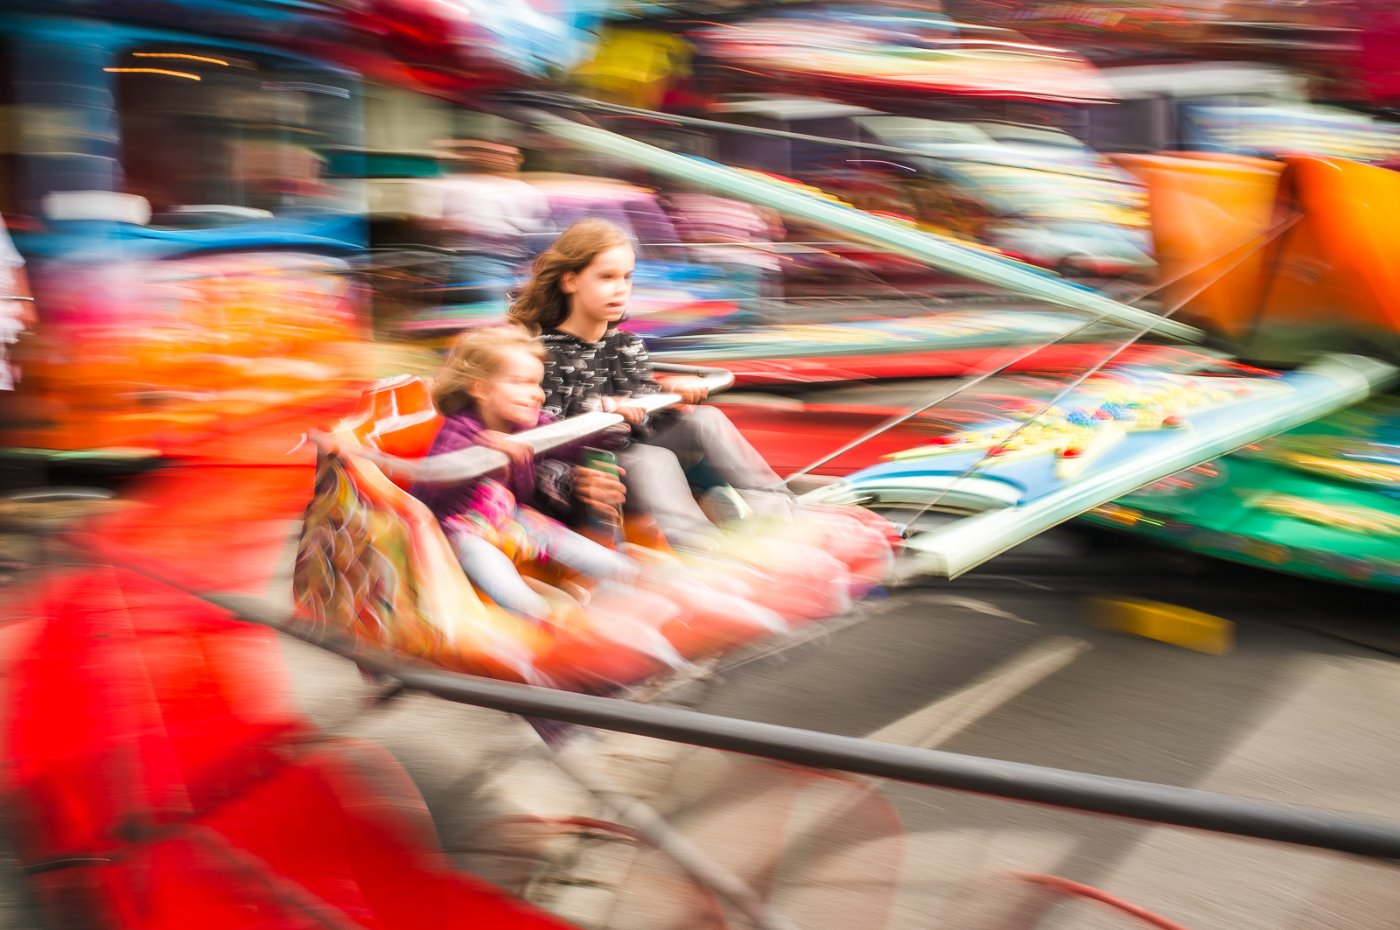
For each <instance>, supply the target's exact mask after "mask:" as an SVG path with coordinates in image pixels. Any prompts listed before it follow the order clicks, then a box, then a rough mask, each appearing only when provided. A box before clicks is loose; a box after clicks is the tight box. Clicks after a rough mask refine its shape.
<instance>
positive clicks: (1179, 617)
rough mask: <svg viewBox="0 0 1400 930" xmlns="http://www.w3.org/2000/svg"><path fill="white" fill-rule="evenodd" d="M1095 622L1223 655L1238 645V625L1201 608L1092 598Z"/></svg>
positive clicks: (1182, 646) (1120, 630)
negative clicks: (1236, 632)
mask: <svg viewBox="0 0 1400 930" xmlns="http://www.w3.org/2000/svg"><path fill="white" fill-rule="evenodd" d="M1089 603H1090V606H1091V608H1092V615H1093V619H1094V622H1096V623H1097V624H1099V625H1100V626H1103V627H1107V628H1108V629H1111V630H1117V631H1119V632H1120V633H1127V634H1129V635H1131V636H1141V637H1144V638H1145V639H1155V640H1157V641H1159V642H1163V643H1168V644H1170V645H1173V646H1180V647H1181V648H1183V649H1194V650H1195V651H1197V652H1207V653H1210V654H1211V655H1217V656H1218V655H1224V654H1225V653H1227V652H1229V651H1230V650H1231V649H1232V648H1234V645H1235V625H1234V624H1233V623H1231V622H1230V621H1229V620H1223V619H1221V618H1220V617H1213V616H1211V615H1210V614H1203V613H1201V612H1200V611H1199V610H1191V609H1189V608H1186V607H1177V606H1176V605H1174V604H1162V603H1160V602H1158V601H1146V600H1140V599H1138V598H1129V597H1124V598H1108V597H1095V598H1090V599H1089Z"/></svg>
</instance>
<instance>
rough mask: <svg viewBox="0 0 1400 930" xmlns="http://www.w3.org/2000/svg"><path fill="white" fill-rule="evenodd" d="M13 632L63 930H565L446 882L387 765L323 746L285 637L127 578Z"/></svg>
mask: <svg viewBox="0 0 1400 930" xmlns="http://www.w3.org/2000/svg"><path fill="white" fill-rule="evenodd" d="M12 616H15V617H16V618H18V622H17V623H16V624H14V625H12V626H11V627H9V628H8V629H7V630H6V631H5V634H6V635H5V637H4V646H5V656H6V666H7V669H6V671H7V672H8V675H7V676H6V677H7V680H8V681H9V689H8V694H6V695H5V698H6V700H5V707H6V711H7V716H6V719H5V720H4V721H3V731H0V733H3V739H4V749H5V754H6V758H7V759H8V761H9V762H10V766H9V768H8V770H7V778H6V783H5V785H4V788H5V798H6V802H7V804H8V805H9V807H10V810H11V811H12V812H14V816H15V817H16V819H17V820H18V821H19V822H18V823H17V826H18V829H16V830H15V836H16V845H17V847H18V848H17V852H18V854H19V857H20V860H21V864H22V866H23V867H24V868H25V870H26V871H27V872H28V873H29V875H30V876H31V878H32V881H33V886H34V888H35V890H36V892H37V893H38V896H39V898H40V899H41V902H42V903H43V904H44V905H45V906H46V907H47V909H48V910H49V912H50V915H51V916H52V917H53V925H55V926H70V925H72V926H84V927H88V926H100V927H113V928H118V927H120V928H127V927H130V928H138V927H139V928H143V930H155V928H164V927H171V928H175V927H180V928H186V927H190V926H195V927H198V928H199V930H222V928H225V927H227V928H235V927H236V928H249V927H256V928H279V930H280V928H303V927H342V928H343V927H367V928H368V927H372V928H376V930H378V928H383V930H390V928H399V927H402V928H434V927H472V928H512V930H514V928H520V930H535V928H542V930H564V928H565V927H566V926H567V925H566V924H563V923H562V922H560V921H557V920H555V919H554V918H552V917H549V916H548V915H546V914H543V913H541V912H539V911H536V910H534V909H533V908H531V907H529V906H528V905H525V904H523V903H521V902H518V901H516V900H514V899H511V898H509V897H507V896H506V895H504V894H502V893H501V892H499V891H497V890H495V889H494V888H492V887H490V886H489V885H487V884H485V883H483V882H480V881H477V880H475V879H472V878H471V877H469V876H466V875H463V874H460V873H456V872H453V871H451V869H450V868H449V866H448V864H447V860H446V857H445V856H444V855H443V853H442V852H441V850H440V849H439V848H438V846H437V841H436V834H435V832H434V830H433V826H432V823H431V821H430V820H429V818H428V812H427V809H426V807H425V806H424V804H423V801H422V798H421V797H420V796H419V794H418V792H417V790H416V788H415V787H414V785H413V783H412V782H411V781H410V780H409V778H408V777H407V775H406V774H405V773H404V771H403V770H402V769H401V768H400V767H399V765H398V764H397V763H396V762H395V761H394V760H393V758H392V757H391V756H389V755H388V753H386V752H385V751H384V750H382V749H380V748H379V747H377V746H375V745H374V744H372V743H366V742H361V741H357V740H343V739H317V740H315V741H314V742H313V741H312V737H313V736H314V735H315V734H314V731H313V730H312V728H311V727H310V725H309V724H308V723H307V722H306V721H304V720H303V719H302V718H301V717H300V715H299V714H297V713H296V712H295V711H294V710H292V701H291V696H290V691H289V687H288V681H287V678H286V672H285V669H284V667H283V664H282V657H281V653H280V651H279V650H278V646H277V641H276V637H275V634H274V633H273V632H272V631H271V630H268V629H265V628H262V627H257V626H251V625H248V624H244V623H240V622H238V621H236V620H234V619H233V618H232V617H231V616H229V615H227V614H225V613H224V612H222V611H220V610H218V609H216V608H213V607H211V606H209V605H207V604H205V603H203V602H202V601H199V600H196V599H194V598H192V597H189V596H187V595H185V594H183V593H180V592H177V591H175V590H173V589H170V588H167V587H164V586H162V585H160V584H158V583H156V582H153V581H149V580H147V579H144V578H142V577H140V576H138V575H135V574H132V573H130V572H124V571H118V570H114V569H107V568H93V569H83V570H81V571H73V572H70V573H67V574H64V575H59V576H54V577H50V578H48V579H45V580H42V581H41V582H40V583H39V584H38V585H36V588H35V589H34V590H33V591H31V592H29V597H28V598H27V600H25V601H23V602H22V603H21V604H19V605H18V609H17V610H15V611H14V612H13V613H12Z"/></svg>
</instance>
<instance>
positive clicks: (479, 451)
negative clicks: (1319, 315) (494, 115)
mask: <svg viewBox="0 0 1400 930" xmlns="http://www.w3.org/2000/svg"><path fill="white" fill-rule="evenodd" d="M652 370H653V371H657V372H660V373H661V374H670V375H693V376H695V377H697V378H700V379H701V380H702V381H703V382H704V383H705V387H706V388H708V389H709V393H711V394H717V393H719V392H720V391H723V390H725V389H726V388H728V387H729V386H730V385H732V384H733V383H734V374H733V372H730V371H726V370H724V369H722V368H704V367H700V366H696V365H673V364H666V363H661V362H656V363H653V365H652ZM628 402H629V403H631V404H635V405H636V406H638V407H641V408H642V409H643V410H645V411H646V412H647V413H649V414H650V413H656V412H658V411H661V410H665V409H667V408H668V407H674V406H676V405H677V404H680V403H683V400H682V398H681V396H680V395H679V394H669V393H664V392H663V393H660V394H646V395H643V396H641V397H636V398H632V399H629V401H628ZM625 422H626V420H624V419H623V417H622V415H621V414H617V413H603V412H602V411H596V412H593V413H584V414H580V415H579V416H574V417H569V418H568V419H564V420H560V421H558V422H557V423H550V424H549V425H547V426H540V427H536V428H535V429H532V430H525V431H524V432H520V433H514V434H512V435H511V439H512V440H514V441H516V442H519V443H523V444H524V445H527V446H529V447H530V448H531V450H533V451H534V452H535V453H537V454H538V453H541V452H548V451H549V450H550V449H557V448H559V447H560V446H563V445H567V444H568V443H571V442H577V441H579V440H580V439H584V438H586V437H588V436H591V435H593V434H595V433H600V432H602V431H603V430H605V429H608V428H610V427H613V426H619V425H621V424H623V423H625ZM308 438H309V439H311V441H313V442H314V443H316V445H317V447H318V448H320V449H321V450H322V451H325V452H333V451H335V450H336V449H337V444H336V442H335V441H334V439H333V438H332V437H331V436H330V435H328V434H326V433H322V432H315V433H310V434H308ZM355 452H356V454H357V455H362V456H363V457H365V458H367V459H369V460H370V461H372V462H373V463H374V464H375V465H377V466H378V467H379V469H380V470H381V471H383V472H385V473H386V474H389V475H392V476H394V477H398V478H403V479H406V480H409V481H413V482H414V483H417V484H455V483H457V482H460V481H470V480H472V479H473V478H479V477H481V476H482V475H485V474H488V473H490V472H493V471H495V470H496V469H498V468H504V467H506V466H507V465H509V464H510V459H509V458H508V457H507V456H506V454H505V453H503V452H497V451H496V450H495V449H487V448H485V447H483V446H473V447H472V448H470V449H462V450H460V451H457V452H448V453H444V454H442V455H434V456H430V457H428V458H421V459H405V458H399V457H398V456H394V455H387V454H385V453H383V452H379V451H377V450H374V449H369V448H359V449H356V450H355Z"/></svg>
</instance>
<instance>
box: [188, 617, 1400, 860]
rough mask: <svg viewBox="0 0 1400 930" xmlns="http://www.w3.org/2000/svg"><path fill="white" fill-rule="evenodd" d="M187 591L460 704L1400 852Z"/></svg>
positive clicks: (1300, 819) (1308, 812) (1168, 820)
mask: <svg viewBox="0 0 1400 930" xmlns="http://www.w3.org/2000/svg"><path fill="white" fill-rule="evenodd" d="M190 593H192V594H195V595H196V596H198V597H201V598H202V599H204V600H207V601H209V602H211V603H213V604H216V605H218V606H220V607H223V608H224V609H226V610H230V611H232V612H234V613H236V614H238V615H239V616H240V617H242V618H243V619H245V620H250V621H253V622H257V623H262V624H265V625H269V626H272V627H275V628H277V629H279V630H281V631H283V632H287V633H289V634H291V635H293V636H296V637H298V638H300V639H304V640H306V641H307V642H310V643H313V644H315V645H318V646H320V647H322V648H325V649H328V650H330V651H332V652H335V653H338V654H340V655H342V656H345V657H347V658H350V659H352V660H354V661H355V662H356V663H357V664H358V665H359V666H360V667H361V668H363V669H365V670H367V671H370V672H373V673H375V674H378V675H381V676H383V677H385V678H389V679H392V680H394V681H397V682H398V683H400V684H401V685H402V686H403V687H404V688H406V689H408V690H411V691H420V692H423V693H425V694H431V695H434V696H436V697H440V698H443V699H445V700H449V701H455V702H457V703H459V704H469V705H473V706H476V707H486V708H490V709H492V710H498V711H504V712H506V713H512V714H520V715H524V716H530V717H544V718H548V719H551V720H559V721H563V722H565V723H572V724H577V725H580V726H586V727H594V728H597V729H602V730H613V731H617V732H622V733H633V734H636V735H639V736H648V737H653V738H656V739H662V740H669V741H671V742H676V743H684V744H687V745H691V746H703V747H706V748H709V749H717V750H721V751H724V752H738V753H744V754H747V755H751V756H757V757H760V758H763V759H769V760H772V761H775V762H785V763H791V764H793V765H800V766H805V767H808V768H819V769H829V770H833V771H838V772H847V773H850V774H855V775H867V776H872V777H876V778H890V779H894V780H896V781H902V782H908V783H910V784H915V785H923V786H925V787H930V788H947V789H952V790H957V791H967V792H972V793H975V794H983V795H988V796H991V797H995V798H1001V799H1003V800H1010V801H1027V802H1030V803H1033V804H1041V805H1047V806H1051V807H1059V808H1063V809H1066V810H1071V811H1078V812H1080V813H1090V814H1107V815H1110V816H1114V817H1123V818H1127V819H1130V820H1138V821H1143V822H1147V823H1153V824H1161V825H1167V826H1176V827H1189V828H1193V829H1197V830H1206V831H1209V832H1212V833H1219V834H1224V835H1229V836H1236V837H1244V838H1249V839H1258V840H1268V841H1271V842H1277V843H1287V844H1290V845H1294V846H1305V847H1310V848H1315V849H1326V850H1332V851H1335V852H1342V853H1349V854H1352V855H1358V856H1366V857H1370V858H1374V859H1387V860H1400V823H1396V822H1393V821H1387V820H1379V819H1372V818H1366V817H1359V816H1352V815H1347V814H1340V813H1336V812H1333V811H1326V810H1319V809H1316V808H1308V807H1301V806H1296V805H1288V804H1280V803H1275V802H1270V801H1259V800H1254V799H1251V798H1241V797H1237V796H1234V795H1228V794H1221V793H1217V792H1212V791H1203V790H1200V789H1196V788H1179V787H1174V786H1169V785H1160V784H1155V783H1152V782H1144V781H1135V780H1132V779H1126V778H1112V777H1109V776H1105V775H1094V774H1090V773H1086V772H1075V771H1069V770H1066V769H1055V768H1049V767H1046V766H1039V765H1031V764H1028V763H1024V762H1007V761H1003V760H999V759H987V758H982V757H978V756H967V755H961V754H958V753H951V752H945V751H943V750H937V749H924V748H920V747H914V746H900V745H896V744H893V743H884V742H877V741H875V740H870V739H861V738H858V737H852V736H837V735H834V734H831V733H821V732H818V731H814V730H804V729H799V728H796V727H786V726H778V725H776V724H771V723H758V722H755V721H751V720H739V719H735V718H732V717H721V716H717V715H714V714H706V713H701V712H699V711H693V710H685V709H681V708H674V707H658V706H655V705H651V704H638V703H635V702H632V701H626V700H622V699H619V698H607V697H594V696H591V695H583V694H576V693H573V692H567V691H556V690H553V689H550V688H540V687H533V686H530V685H521V684H514V683H511V682H504V681H494V680H490V679H485V678H478V677H475V676H471V675H465V674H462V673H458V672H448V671H438V670H433V669H428V668H424V667H413V666H406V665H404V664H402V663H400V662H396V661H394V660H393V659H392V658H391V657H389V656H388V655H387V654H386V653H383V652H381V651H377V650H376V651H374V652H370V651H368V650H367V649H366V648H365V647H363V646H356V645H351V644H350V643H349V642H347V641H345V640H342V639H339V638H328V637H324V636H318V635H313V633H312V631H311V627H310V626H309V625H307V624H303V623H301V622H298V621H297V619H296V617H295V615H293V614H290V613H287V612H282V611H274V610H270V609H269V608H268V607H267V606H266V602H265V601H260V600H258V599H255V598H249V597H244V596H239V595H214V594H208V593H199V592H193V591H191V592H190Z"/></svg>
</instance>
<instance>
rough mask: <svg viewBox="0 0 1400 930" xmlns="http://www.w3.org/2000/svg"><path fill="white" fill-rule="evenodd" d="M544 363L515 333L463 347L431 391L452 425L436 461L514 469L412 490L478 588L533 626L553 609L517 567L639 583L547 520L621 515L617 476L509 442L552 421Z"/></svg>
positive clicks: (628, 564)
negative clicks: (493, 456)
mask: <svg viewBox="0 0 1400 930" xmlns="http://www.w3.org/2000/svg"><path fill="white" fill-rule="evenodd" d="M543 358H544V352H543V350H542V349H541V348H540V346H539V344H538V343H536V342H535V340H534V339H533V338H531V336H530V335H529V334H528V333H527V332H525V331H524V330H522V329H520V328H519V327H516V326H506V327H499V328H495V329H487V330H479V331H476V332H472V333H468V334H467V335H465V336H463V337H462V338H461V339H460V340H458V342H457V344H456V346H455V347H454V348H453V350H452V354H451V355H450V356H449V358H448V360H447V362H446V364H445V365H444V366H443V368H442V370H441V372H440V373H439V374H438V376H437V378H436V379H435V380H434V382H433V400H434V402H435V403H436V404H437V407H438V410H439V411H440V412H441V413H442V414H443V416H444V417H445V420H444V423H443V426H442V429H441V431H440V432H439V433H438V436H437V438H436V439H435V440H434V441H433V446H432V449H431V450H430V452H429V454H430V455H437V454H441V453H446V452H455V451H457V450H459V449H465V448H468V447H470V446H487V447H489V448H493V449H497V450H498V451H501V452H504V453H505V454H506V455H508V456H509V457H510V459H511V463H510V465H509V466H508V467H507V468H506V469H505V471H504V472H503V473H502V472H496V473H493V474H490V475H487V476H485V477H482V478H478V479H476V480H473V481H467V482H461V483H456V484H450V485H427V484H420V485H418V486H415V487H414V488H413V494H414V496H416V497H417V498H418V499H419V500H421V501H423V502H424V503H425V504H427V505H428V509H430V510H431V511H432V512H433V514H434V516H436V517H437V518H438V520H439V522H440V523H441V524H442V527H443V530H444V531H445V532H446V533H447V536H448V539H449V540H450V541H451V543H452V547H453V549H454V550H456V553H457V558H458V560H459V561H460V562H461V563H462V568H463V570H464V571H465V572H466V573H467V577H468V578H470V579H471V581H472V583H473V584H475V585H476V587H477V588H478V589H479V590H480V591H481V592H482V593H484V594H485V595H486V596H487V597H489V598H491V600H493V601H495V602H496V603H497V604H499V605H501V606H502V607H505V608H506V609H508V610H512V611H515V612H517V613H520V614H524V615H526V616H528V617H532V618H535V619H544V618H545V617H546V615H547V614H548V612H549V605H548V603H547V602H546V601H545V599H544V598H542V597H541V596H540V595H539V594H537V593H535V592H534V591H533V590H531V589H530V587H529V586H528V585H527V584H526V583H525V582H524V580H522V579H521V577H520V574H519V572H517V571H516V569H515V565H514V563H515V561H517V560H529V559H538V560H553V561H557V562H558V563H560V564H561V565H564V566H566V567H568V568H571V569H574V570H576V571H580V572H583V573H584V574H586V575H589V576H590V577H592V578H595V579H598V580H603V579H618V580H629V579H632V578H634V577H636V575H637V567H636V565H635V564H634V563H633V562H632V561H631V560H630V559H628V558H627V557H625V556H623V555H621V554H620V553H617V552H614V551H613V550H611V549H607V548H604V547H603V546H600V545H598V544H597V543H595V542H593V541H592V540H590V539H587V538H585V537H583V536H580V535H579V534H577V533H575V532H573V531H572V530H569V529H567V528H566V527H564V526H563V525H562V524H561V523H559V522H557V521H555V520H554V519H551V518H550V517H547V516H545V514H544V513H541V512H540V510H541V509H543V510H547V511H549V512H551V513H553V514H554V515H555V516H559V517H568V516H570V515H572V514H573V513H574V512H575V511H577V510H578V509H579V508H580V507H582V508H587V509H589V510H591V511H593V512H596V513H602V514H604V515H616V512H617V508H619V507H621V506H622V503H623V499H624V493H623V489H622V485H621V483H620V482H619V481H618V479H617V478H616V477H615V476H613V475H610V474H608V473H606V472H601V471H597V470H595V469H589V468H582V467H580V466H578V465H577V464H576V463H575V462H574V461H573V456H572V455H571V454H570V453H569V452H556V453H553V454H551V455H548V456H540V457H539V458H538V459H536V458H534V457H533V456H532V455H531V454H530V449H529V447H528V446H525V445H524V444H523V443H519V442H516V441H514V440H512V439H511V438H510V435H511V434H512V433H516V432H520V431H522V430H527V429H533V428H534V427H536V426H542V425H544V424H546V423H549V422H552V421H553V417H551V416H550V415H549V414H547V413H543V412H542V411H541V409H540V408H541V404H542V403H543V402H544V399H545V397H544V392H543V391H542V390H541V388H540V379H541V378H542V377H543V375H544V361H543Z"/></svg>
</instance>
